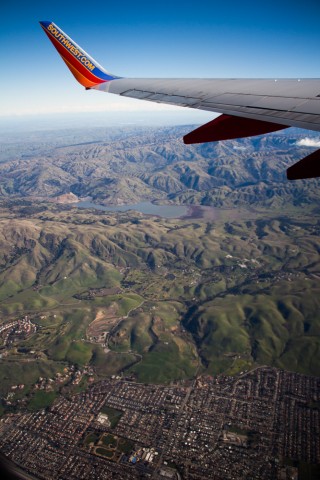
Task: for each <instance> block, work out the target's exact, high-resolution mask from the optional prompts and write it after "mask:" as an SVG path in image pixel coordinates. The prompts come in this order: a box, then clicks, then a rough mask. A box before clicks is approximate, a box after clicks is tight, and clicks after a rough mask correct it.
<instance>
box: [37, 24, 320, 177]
mask: <svg viewBox="0 0 320 480" xmlns="http://www.w3.org/2000/svg"><path fill="white" fill-rule="evenodd" d="M40 24H41V27H42V28H43V30H44V31H45V33H46V35H47V36H48V38H49V39H50V41H51V42H52V43H53V45H54V47H55V48H56V49H57V51H58V53H59V54H60V55H61V57H62V59H63V61H64V62H65V63H66V65H67V66H68V68H69V70H70V71H71V73H72V74H73V75H74V77H75V78H76V80H77V81H78V82H79V83H80V84H81V85H83V86H84V87H85V88H86V89H96V90H100V91H103V92H109V93H114V94H117V95H121V96H123V97H131V98H136V99H139V100H148V101H151V102H156V103H167V104H170V105H179V106H182V107H189V108H197V109H200V110H207V111H210V112H218V113H222V115H220V116H219V117H218V118H215V119H214V120H212V121H211V122H208V123H207V124H205V125H202V126H200V127H199V128H197V129H196V130H194V131H192V132H190V133H188V134H187V135H185V136H184V142H185V143H187V144H189V143H202V142H212V141H217V140H227V139H233V138H242V137H248V136H252V135H260V134H264V133H269V132H274V131H277V130H281V129H284V128H287V127H300V128H304V129H307V130H315V131H320V79H216V78H215V79H209V78H207V79H185V78H182V79H181V78H180V79H166V78H157V79H151V78H121V77H118V76H115V75H112V74H111V73H109V72H108V71H107V70H105V69H104V68H103V67H102V66H101V65H100V64H99V63H97V62H96V60H94V59H93V58H92V57H91V56H90V55H89V54H88V53H87V52H86V51H85V50H83V49H82V48H81V47H80V46H79V45H77V44H76V43H75V42H74V41H73V40H72V39H71V38H70V37H69V36H68V35H67V34H66V33H64V32H63V31H62V30H61V29H60V28H59V27H58V26H57V25H56V24H55V23H53V22H51V21H41V22H40ZM287 176H288V178H289V179H290V180H295V179H301V178H313V177H318V176H320V150H318V151H316V152H313V153H312V154H311V155H308V156H307V157H305V158H304V159H302V160H300V162H298V163H296V164H295V165H293V166H292V167H290V168H289V169H288V170H287Z"/></svg>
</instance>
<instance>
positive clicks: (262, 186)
mask: <svg viewBox="0 0 320 480" xmlns="http://www.w3.org/2000/svg"><path fill="white" fill-rule="evenodd" d="M192 128H193V127H192V126H181V127H170V128H127V129H112V130H106V131H105V132H103V131H102V130H101V131H100V132H99V135H95V137H94V140H93V141H90V142H89V141H88V142H81V138H85V139H86V138H87V135H86V133H85V132H82V133H83V137H82V136H81V130H79V131H77V132H76V133H75V134H74V136H73V137H72V140H73V141H74V142H75V143H72V144H70V145H59V144H58V142H56V141H55V139H54V135H53V134H52V132H48V133H45V132H41V141H42V148H41V143H39V146H38V148H36V147H34V148H33V149H31V148H30V145H29V144H28V143H27V142H26V148H25V149H23V148H20V151H19V149H16V150H12V148H11V150H10V151H9V153H10V155H7V156H5V155H4V156H3V155H2V160H3V163H1V164H0V196H2V197H9V196H10V197H12V196H14V197H31V198H33V199H34V198H41V199H52V200H54V199H56V198H57V197H58V198H57V200H58V201H64V199H65V201H68V197H62V199H61V197H60V196H61V195H65V194H69V193H72V194H74V195H76V197H77V198H84V197H91V198H92V201H93V202H95V203H100V204H111V205H117V204H131V203H137V202H139V201H143V200H152V201H159V202H160V203H168V202H171V203H183V204H202V205H213V206H227V207H229V206H235V205H243V206H245V205H260V206H268V205H285V204H287V203H291V204H294V205H301V204H310V203H312V202H314V201H318V200H319V195H320V194H319V180H307V181H301V180H300V181H295V182H289V181H288V180H287V179H286V173H285V172H286V169H287V168H288V166H290V165H291V164H293V163H295V162H296V161H297V160H299V158H302V157H303V156H306V155H308V153H311V151H312V150H311V148H310V147H303V146H297V141H298V140H299V139H301V138H302V137H305V136H306V132H305V131H301V130H298V129H289V130H288V131H287V132H285V133H278V134H271V135H267V136H259V137H253V138H248V139H242V140H235V141H225V142H215V143H208V144H200V145H189V146H186V145H184V144H183V142H182V137H183V135H184V134H185V133H186V132H188V131H190V130H191V129H192ZM39 135H40V134H39ZM310 135H313V136H314V134H310ZM35 137H36V138H37V136H35ZM36 138H35V144H36ZM39 139H40V136H39ZM39 142H40V140H39ZM66 143H68V142H66ZM21 147H23V143H22V145H21ZM22 152H23V153H22ZM76 197H74V198H75V199H76Z"/></svg>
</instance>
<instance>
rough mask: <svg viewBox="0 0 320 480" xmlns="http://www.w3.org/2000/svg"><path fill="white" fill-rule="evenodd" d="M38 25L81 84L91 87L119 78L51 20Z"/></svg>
mask: <svg viewBox="0 0 320 480" xmlns="http://www.w3.org/2000/svg"><path fill="white" fill-rule="evenodd" d="M40 25H41V26H42V28H43V29H44V31H45V32H46V34H47V36H48V37H49V39H50V41H51V42H52V43H53V45H54V46H55V48H56V49H57V50H58V52H59V54H60V55H61V57H62V58H63V60H64V61H65V63H66V64H67V66H68V68H69V70H70V71H71V73H72V74H73V75H74V77H75V78H76V79H77V80H78V82H79V83H81V85H83V86H84V87H86V88H92V87H94V86H96V85H99V84H100V83H104V82H109V81H110V80H115V79H117V78H119V77H116V76H114V75H111V74H110V73H108V72H107V71H106V70H105V69H104V68H103V67H101V65H99V64H98V62H96V61H95V60H94V59H93V58H92V57H90V55H88V54H87V53H86V52H85V51H84V50H83V49H82V48H80V47H79V45H77V44H76V42H74V41H73V40H71V38H70V37H68V35H66V34H65V33H64V32H63V31H62V30H61V29H60V28H59V27H57V25H55V24H54V23H53V22H48V21H42V22H40Z"/></svg>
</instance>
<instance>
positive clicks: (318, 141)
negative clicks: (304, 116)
mask: <svg viewBox="0 0 320 480" xmlns="http://www.w3.org/2000/svg"><path fill="white" fill-rule="evenodd" d="M297 145H299V146H300V147H320V138H310V137H305V138H301V140H298V141H297Z"/></svg>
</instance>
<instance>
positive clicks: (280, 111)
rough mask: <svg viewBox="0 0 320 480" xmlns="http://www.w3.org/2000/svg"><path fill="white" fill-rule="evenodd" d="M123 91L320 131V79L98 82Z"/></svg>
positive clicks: (113, 90)
mask: <svg viewBox="0 0 320 480" xmlns="http://www.w3.org/2000/svg"><path fill="white" fill-rule="evenodd" d="M93 88H95V89H97V90H102V91H105V92H109V93H115V94H117V95H121V96H124V97H131V98H137V99H140V100H148V101H151V102H157V103H167V104H171V105H179V106H182V107H189V108H197V109H200V110H207V111H210V112H218V113H224V114H227V115H232V116H234V115H235V116H238V117H245V118H250V119H252V120H261V121H264V122H271V123H277V124H280V125H283V126H284V127H290V126H294V127H300V128H305V129H308V130H316V131H320V79H300V80H291V79H288V80H287V79H278V80H273V79H165V78H163V79H161V78H159V79H147V78H146V79H127V78H122V79H117V80H114V81H110V82H107V83H102V84H100V85H97V86H95V87H93Z"/></svg>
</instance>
